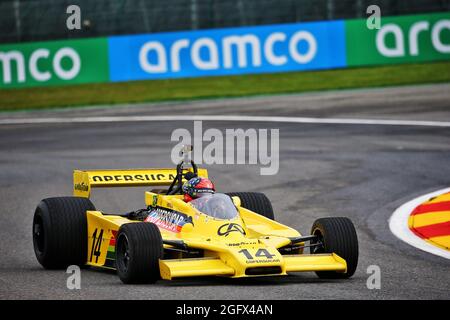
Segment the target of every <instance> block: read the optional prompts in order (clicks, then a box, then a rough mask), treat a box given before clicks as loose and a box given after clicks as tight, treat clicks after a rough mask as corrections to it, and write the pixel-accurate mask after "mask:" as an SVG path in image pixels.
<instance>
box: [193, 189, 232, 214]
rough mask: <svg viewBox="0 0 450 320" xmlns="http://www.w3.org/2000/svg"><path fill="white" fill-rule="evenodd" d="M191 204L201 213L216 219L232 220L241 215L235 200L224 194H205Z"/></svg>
mask: <svg viewBox="0 0 450 320" xmlns="http://www.w3.org/2000/svg"><path fill="white" fill-rule="evenodd" d="M189 203H190V204H191V205H192V206H193V207H194V208H196V209H197V210H198V211H200V212H201V213H204V214H206V215H208V216H211V217H213V218H215V219H221V220H231V219H234V218H236V217H237V216H238V214H239V213H238V211H237V209H236V206H235V205H234V203H233V200H232V199H231V198H230V196H228V195H226V194H224V193H214V194H205V195H204V196H202V197H200V198H197V199H193V200H192V201H191V202H189Z"/></svg>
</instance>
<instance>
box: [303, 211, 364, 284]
mask: <svg viewBox="0 0 450 320" xmlns="http://www.w3.org/2000/svg"><path fill="white" fill-rule="evenodd" d="M311 234H312V235H315V236H317V241H312V242H311V244H313V245H315V244H318V242H320V243H322V245H318V246H313V247H311V253H312V254H320V253H336V254H337V255H339V256H340V257H341V258H343V259H344V260H345V261H346V262H347V272H345V273H344V272H334V271H318V272H316V274H317V275H318V276H319V277H320V278H325V279H344V278H350V277H351V276H352V275H353V274H354V273H355V271H356V267H357V265H358V237H357V235H356V230H355V227H354V225H353V223H352V221H351V220H350V219H348V218H345V217H336V218H334V217H333V218H321V219H317V220H316V221H315V222H314V224H313V226H312V228H311Z"/></svg>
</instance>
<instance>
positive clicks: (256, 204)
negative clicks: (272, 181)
mask: <svg viewBox="0 0 450 320" xmlns="http://www.w3.org/2000/svg"><path fill="white" fill-rule="evenodd" d="M227 195H229V196H230V197H239V199H241V206H242V207H244V208H246V209H248V210H251V211H253V212H256V213H258V214H260V215H262V216H264V217H266V218H269V219H271V220H275V217H274V213H273V208H272V203H271V202H270V200H269V198H267V196H266V195H265V194H264V193H261V192H228V193H227Z"/></svg>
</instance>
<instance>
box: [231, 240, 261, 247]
mask: <svg viewBox="0 0 450 320" xmlns="http://www.w3.org/2000/svg"><path fill="white" fill-rule="evenodd" d="M257 244H258V241H257V240H255V241H241V242H234V243H227V244H226V245H227V246H229V247H241V246H251V245H257Z"/></svg>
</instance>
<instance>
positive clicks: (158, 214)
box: [144, 208, 194, 233]
mask: <svg viewBox="0 0 450 320" xmlns="http://www.w3.org/2000/svg"><path fill="white" fill-rule="evenodd" d="M144 221H145V222H151V223H154V224H156V225H157V226H158V227H160V228H162V229H165V230H168V231H171V232H176V233H178V232H180V231H181V229H182V228H183V226H184V225H185V224H187V223H190V224H192V225H194V222H193V221H192V217H191V216H188V215H187V214H184V213H181V212H178V211H174V210H169V209H165V208H155V209H152V210H150V212H149V215H148V217H147V218H146V219H145V220H144Z"/></svg>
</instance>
